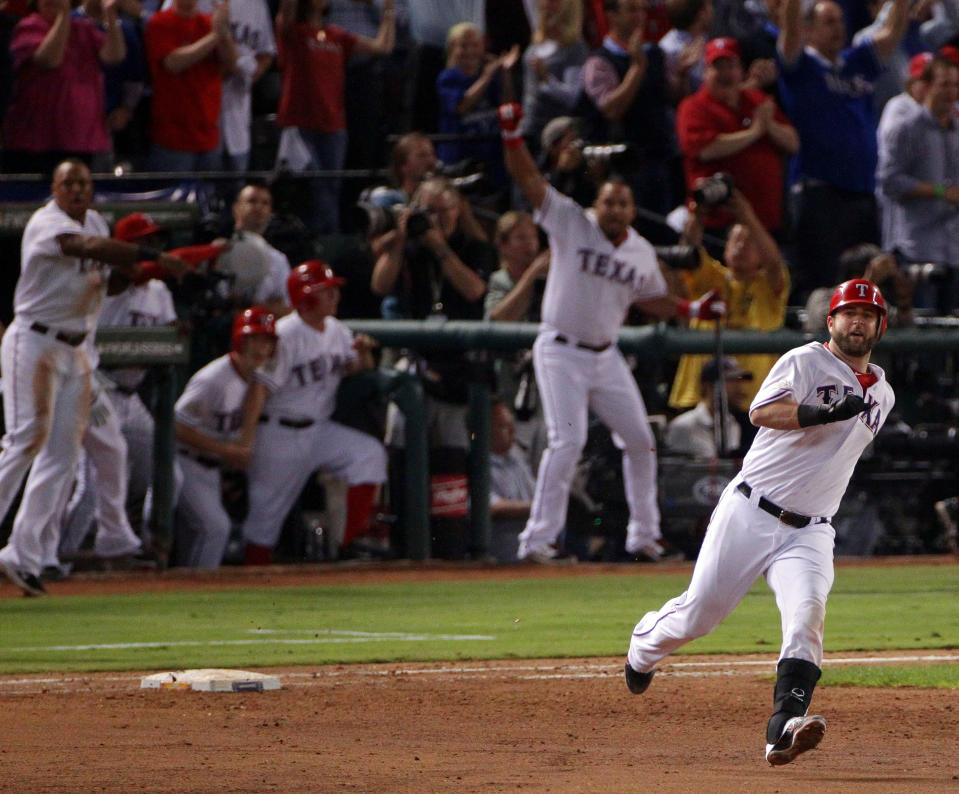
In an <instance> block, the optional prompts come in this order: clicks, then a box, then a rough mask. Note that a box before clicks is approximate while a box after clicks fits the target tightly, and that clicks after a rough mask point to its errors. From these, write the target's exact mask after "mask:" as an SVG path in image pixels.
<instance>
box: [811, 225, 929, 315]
mask: <svg viewBox="0 0 959 794" xmlns="http://www.w3.org/2000/svg"><path fill="white" fill-rule="evenodd" d="M839 274H840V278H841V279H842V280H843V281H848V280H849V279H853V278H864V279H867V280H868V281H871V282H872V283H873V284H875V285H876V286H877V287H880V288H881V289H882V292H883V294H884V295H886V296H887V298H891V299H890V300H889V301H888V303H887V304H886V308H887V310H888V315H889V327H890V328H908V327H909V326H911V325H913V324H914V317H913V313H912V297H913V292H914V291H915V288H916V282H915V279H914V278H913V277H912V275H910V273H909V272H908V271H907V270H905V269H904V268H901V267H899V265H898V263H897V262H896V257H895V256H894V255H893V254H890V253H886V252H885V251H883V250H882V249H881V248H880V247H879V246H878V245H874V244H872V243H862V244H861V245H854V246H853V247H852V248H849V249H847V250H846V251H843V254H842V256H841V257H840V258H839ZM833 292H835V285H829V286H826V287H817V288H816V289H814V290H813V291H812V293H810V295H809V300H808V301H806V319H805V320H804V321H803V330H804V331H805V332H806V333H809V334H818V333H819V332H820V331H821V329H822V326H823V323H824V322H826V317H827V316H828V315H829V304H830V302H831V301H832V295H833Z"/></svg>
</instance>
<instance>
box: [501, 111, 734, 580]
mask: <svg viewBox="0 0 959 794" xmlns="http://www.w3.org/2000/svg"><path fill="white" fill-rule="evenodd" d="M521 116H522V110H521V108H520V106H519V105H516V104H507V105H502V106H500V109H499V118H500V126H501V128H502V131H503V148H504V154H505V160H506V167H507V170H508V171H509V173H510V175H511V176H512V177H513V179H514V181H515V182H516V184H517V185H518V186H519V188H520V189H521V190H522V191H523V193H524V195H525V196H526V198H527V200H528V201H529V202H530V204H532V205H533V207H534V208H535V210H536V215H535V219H536V222H537V223H538V224H539V225H540V226H542V227H543V228H544V229H545V230H546V232H547V234H548V235H549V247H550V251H551V263H550V269H549V276H548V277H547V279H546V289H545V293H544V296H543V308H542V323H541V324H540V329H539V334H538V336H537V338H536V342H535V343H534V344H533V366H534V369H535V372H536V382H537V385H538V386H539V389H540V394H541V395H542V399H543V411H544V414H545V419H546V429H547V434H548V447H547V449H546V451H545V452H544V453H543V457H542V459H541V461H540V466H539V472H538V474H537V478H536V492H535V494H534V496H533V506H532V509H531V511H530V518H529V521H528V522H527V524H526V528H525V529H524V530H523V532H522V533H521V534H520V536H519V552H518V555H517V556H518V557H519V559H521V560H528V561H531V562H554V561H559V560H561V559H563V553H562V552H561V551H560V550H559V549H557V548H556V545H555V544H556V539H557V538H558V536H559V534H560V532H561V531H562V530H563V526H564V524H565V523H566V507H567V501H568V498H569V489H570V484H571V482H572V478H573V474H574V471H575V467H576V463H577V461H578V460H579V457H580V454H581V452H582V450H583V447H584V445H585V443H586V431H587V419H588V411H587V409H592V410H593V412H594V413H595V414H596V415H597V416H598V417H599V418H600V419H601V420H602V421H603V422H604V423H606V425H607V426H608V427H609V428H610V429H611V430H612V431H613V432H614V433H615V438H616V441H617V444H618V446H620V447H621V448H622V450H623V479H624V483H625V491H626V501H627V503H628V504H629V524H628V526H627V528H626V551H627V552H629V553H630V554H636V555H637V556H639V557H642V558H645V559H649V560H653V561H658V560H660V559H662V558H663V556H664V549H663V546H662V544H661V542H660V541H661V539H662V533H661V531H660V527H659V505H658V504H657V498H656V442H655V439H654V438H653V434H652V431H651V430H650V428H649V422H648V421H647V419H646V406H645V404H644V403H643V398H642V396H641V395H640V393H639V387H638V386H637V385H636V381H635V379H634V378H633V376H632V373H630V371H629V366H628V365H627V364H626V360H625V358H624V357H623V355H622V353H620V351H619V348H618V347H617V346H616V339H617V336H618V334H619V331H620V328H621V327H622V325H623V321H624V319H625V317H626V312H627V310H628V309H629V307H630V306H631V305H633V304H634V303H635V304H637V305H638V306H639V307H640V308H641V309H642V310H643V311H644V312H647V313H649V314H651V315H653V316H654V317H657V318H659V319H666V318H669V317H673V316H674V315H677V314H679V315H681V316H685V317H701V318H703V319H716V317H717V316H719V314H720V313H721V311H722V304H721V302H720V301H718V300H717V294H716V293H715V292H710V293H707V294H706V295H704V296H702V298H700V299H698V300H696V301H692V302H690V301H687V300H684V299H682V298H678V297H676V296H675V295H671V294H669V293H668V292H667V287H666V282H665V279H664V278H663V275H662V273H661V272H660V269H659V264H658V262H657V259H656V253H655V251H654V250H653V246H652V245H651V244H650V243H649V242H648V241H647V240H645V239H644V238H643V237H641V236H640V235H639V234H638V233H637V232H636V231H635V230H634V229H633V228H632V226H631V225H630V224H632V222H633V219H634V218H635V216H636V205H635V204H634V202H633V193H632V190H630V188H629V186H628V185H627V184H626V183H625V182H623V181H621V180H618V179H616V178H610V179H607V180H606V181H605V182H604V183H603V184H602V185H601V186H600V188H599V192H598V194H597V196H596V201H595V203H594V204H593V206H592V207H591V208H590V209H588V210H587V209H584V208H583V207H581V206H580V205H579V204H577V203H576V202H575V201H573V200H572V199H571V198H569V197H567V196H564V195H563V194H562V193H560V192H559V191H558V190H556V189H555V188H553V187H551V186H550V185H549V183H548V182H547V181H546V179H545V178H544V177H543V175H542V174H541V173H540V172H539V169H538V168H537V167H536V164H535V163H534V162H533V158H532V156H531V155H530V153H529V151H528V150H527V148H526V145H525V144H524V142H523V139H522V137H521V136H520V134H519V133H518V132H517V126H518V124H519V121H520V118H521Z"/></svg>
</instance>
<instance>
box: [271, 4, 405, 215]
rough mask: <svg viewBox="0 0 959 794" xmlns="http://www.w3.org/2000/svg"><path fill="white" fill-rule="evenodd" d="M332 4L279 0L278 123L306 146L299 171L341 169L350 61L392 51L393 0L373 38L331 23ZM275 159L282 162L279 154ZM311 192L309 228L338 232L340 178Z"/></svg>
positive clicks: (324, 182) (316, 184)
mask: <svg viewBox="0 0 959 794" xmlns="http://www.w3.org/2000/svg"><path fill="white" fill-rule="evenodd" d="M328 6H329V0H281V2H280V10H279V12H278V13H277V15H276V38H277V45H278V47H279V60H278V64H279V67H280V71H281V72H282V73H283V87H282V93H281V95H280V106H279V109H278V111H277V114H276V121H277V124H278V125H279V126H280V127H282V128H284V133H286V134H288V135H292V136H296V137H298V139H299V140H301V141H302V144H303V146H304V147H305V153H304V154H305V158H304V159H303V161H302V162H301V163H300V164H299V165H300V167H299V168H295V170H304V169H312V170H333V171H336V170H340V169H342V168H343V165H344V163H345V161H346V147H347V140H348V135H347V128H346V107H345V104H344V102H345V97H344V87H345V84H346V83H345V81H346V63H347V61H348V60H349V58H350V56H351V55H354V54H355V55H361V56H362V55H386V54H388V53H390V52H392V50H393V40H394V35H395V25H394V11H393V0H385V3H384V6H383V15H382V19H381V21H380V27H379V30H378V31H377V34H376V38H372V39H371V38H369V37H368V36H356V35H354V34H352V33H348V32H347V31H345V30H343V29H342V28H340V27H337V26H336V25H327V24H326V20H325V17H326V10H327V7H328ZM290 128H292V132H290ZM281 150H282V146H281ZM277 157H278V160H279V159H280V158H281V155H280V154H278V155H277ZM291 165H292V163H291ZM312 195H313V207H312V212H311V214H310V222H309V224H308V225H309V227H310V230H311V231H312V232H313V233H314V234H330V233H333V232H338V231H339V230H340V207H339V203H340V180H339V179H338V178H332V179H315V180H313V182H312Z"/></svg>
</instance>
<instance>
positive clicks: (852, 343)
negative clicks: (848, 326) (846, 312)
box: [832, 329, 878, 358]
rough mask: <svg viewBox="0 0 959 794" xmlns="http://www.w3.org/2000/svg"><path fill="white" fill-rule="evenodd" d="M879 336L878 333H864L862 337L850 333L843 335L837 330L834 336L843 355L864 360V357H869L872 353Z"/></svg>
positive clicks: (834, 331)
mask: <svg viewBox="0 0 959 794" xmlns="http://www.w3.org/2000/svg"><path fill="white" fill-rule="evenodd" d="M877 336H878V332H873V333H871V334H869V333H866V332H865V331H864V332H863V335H862V336H852V335H851V333H849V332H847V333H841V332H839V331H836V330H835V329H834V330H833V334H832V338H833V341H834V342H835V343H836V347H838V348H839V350H840V352H841V353H843V355H846V356H849V357H850V358H862V356H867V355H869V353H871V352H872V348H873V346H874V345H875V344H876V337H877Z"/></svg>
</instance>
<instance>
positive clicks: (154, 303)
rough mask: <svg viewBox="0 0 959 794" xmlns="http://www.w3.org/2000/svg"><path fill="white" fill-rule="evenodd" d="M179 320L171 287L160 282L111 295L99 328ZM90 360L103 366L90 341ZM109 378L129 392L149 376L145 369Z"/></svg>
mask: <svg viewBox="0 0 959 794" xmlns="http://www.w3.org/2000/svg"><path fill="white" fill-rule="evenodd" d="M176 319H177V316H176V309H174V307H173V295H171V294H170V290H169V289H168V288H167V285H166V284H164V283H163V282H162V281H159V280H157V279H150V280H149V281H147V282H146V283H145V284H138V285H136V286H131V287H130V288H128V289H125V290H124V291H123V292H121V293H119V294H118V295H107V297H106V298H105V299H104V301H103V308H102V309H101V310H100V319H99V322H98V323H97V327H99V328H114V327H118V328H129V327H134V328H143V327H154V326H158V325H168V324H169V323H172V322H175V321H176ZM87 357H88V358H89V359H90V366H91V367H96V366H97V365H98V364H99V363H100V356H99V353H97V350H96V346H95V345H94V344H93V338H92V336H91V337H90V339H89V346H88V349H87ZM107 375H108V376H109V378H110V380H112V381H113V382H114V383H119V384H120V385H121V386H125V387H126V388H128V389H135V388H137V387H138V386H139V385H140V384H141V383H142V382H143V379H144V378H145V377H146V370H145V369H142V368H140V369H113V370H110V371H109V372H108V373H107Z"/></svg>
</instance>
